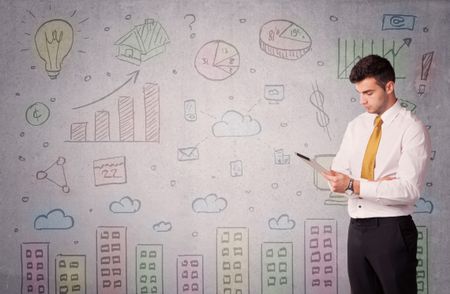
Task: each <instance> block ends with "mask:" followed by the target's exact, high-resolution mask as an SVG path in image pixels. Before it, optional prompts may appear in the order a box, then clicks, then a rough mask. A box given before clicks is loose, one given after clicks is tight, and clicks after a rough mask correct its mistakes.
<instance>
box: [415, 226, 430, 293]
mask: <svg viewBox="0 0 450 294" xmlns="http://www.w3.org/2000/svg"><path fill="white" fill-rule="evenodd" d="M417 232H418V237H417V293H418V294H428V231H427V227H424V226H417Z"/></svg>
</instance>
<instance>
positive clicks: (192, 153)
mask: <svg viewBox="0 0 450 294" xmlns="http://www.w3.org/2000/svg"><path fill="white" fill-rule="evenodd" d="M177 155H178V161H190V160H198V159H199V152H198V148H197V147H185V148H178V153H177Z"/></svg>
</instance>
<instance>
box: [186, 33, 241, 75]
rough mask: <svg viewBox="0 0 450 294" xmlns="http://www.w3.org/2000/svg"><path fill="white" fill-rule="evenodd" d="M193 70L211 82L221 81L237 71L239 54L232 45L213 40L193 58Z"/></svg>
mask: <svg viewBox="0 0 450 294" xmlns="http://www.w3.org/2000/svg"><path fill="white" fill-rule="evenodd" d="M194 65H195V69H196V70H197V72H198V73H199V74H201V75H202V76H204V77H205V78H207V79H208V80H211V81H222V80H225V79H227V78H229V77H231V76H232V75H234V74H235V73H236V72H237V71H238V69H239V52H238V51H237V49H236V47H234V46H233V45H231V44H229V43H227V42H225V41H221V40H214V41H211V42H208V43H206V44H205V45H203V46H202V47H201V48H200V50H199V51H198V53H197V56H195V62H194Z"/></svg>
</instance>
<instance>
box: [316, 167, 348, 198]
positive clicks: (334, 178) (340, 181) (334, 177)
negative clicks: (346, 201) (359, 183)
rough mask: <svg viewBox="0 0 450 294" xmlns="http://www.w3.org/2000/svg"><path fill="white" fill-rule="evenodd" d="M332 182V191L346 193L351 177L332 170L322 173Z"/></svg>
mask: <svg viewBox="0 0 450 294" xmlns="http://www.w3.org/2000/svg"><path fill="white" fill-rule="evenodd" d="M321 174H322V176H324V177H325V178H326V179H327V180H328V182H329V183H330V187H331V191H333V192H337V193H344V192H345V190H346V189H347V187H348V183H349V182H350V177H349V176H347V175H346V174H343V173H340V172H337V171H334V170H330V172H328V173H321Z"/></svg>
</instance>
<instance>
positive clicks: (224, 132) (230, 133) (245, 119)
mask: <svg viewBox="0 0 450 294" xmlns="http://www.w3.org/2000/svg"><path fill="white" fill-rule="evenodd" d="M212 132H213V134H214V136H216V137H249V136H254V135H257V134H259V133H260V132H261V125H260V123H259V122H258V121H257V120H255V119H253V118H252V117H251V116H249V115H242V114H240V113H239V112H237V111H234V110H229V111H227V112H225V114H224V115H223V116H222V120H221V121H219V122H216V123H215V124H214V125H213V126H212Z"/></svg>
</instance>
